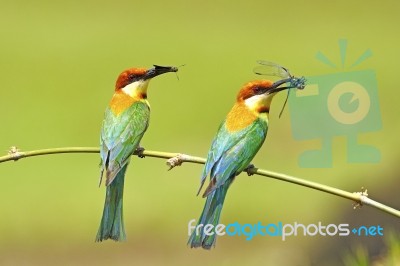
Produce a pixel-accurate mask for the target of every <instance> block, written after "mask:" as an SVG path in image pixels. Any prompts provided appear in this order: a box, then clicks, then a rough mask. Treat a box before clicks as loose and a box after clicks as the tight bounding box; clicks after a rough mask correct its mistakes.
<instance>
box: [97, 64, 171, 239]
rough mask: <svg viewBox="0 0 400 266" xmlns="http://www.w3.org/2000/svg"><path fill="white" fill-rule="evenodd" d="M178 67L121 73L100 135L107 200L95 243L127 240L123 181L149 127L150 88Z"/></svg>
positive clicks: (101, 174)
mask: <svg viewBox="0 0 400 266" xmlns="http://www.w3.org/2000/svg"><path fill="white" fill-rule="evenodd" d="M177 71H178V68H176V67H163V66H156V65H155V66H154V67H153V68H150V69H144V68H130V69H128V70H125V71H124V72H122V73H121V74H120V75H119V77H118V79H117V82H116V85H115V92H114V95H113V97H112V99H111V101H110V104H109V106H108V107H107V109H106V111H105V115H104V121H103V126H102V128H101V135H100V158H101V162H100V167H101V170H100V184H101V181H102V177H103V174H104V172H105V176H106V181H105V185H106V187H107V189H106V199H105V203H104V210H103V217H102V218H101V223H100V227H99V230H98V232H97V236H96V241H97V242H101V241H103V240H107V239H113V240H115V241H123V240H125V239H126V236H125V229H124V221H123V214H122V201H123V192H124V178H125V172H126V168H127V167H128V164H129V160H130V157H131V155H132V153H133V152H134V151H135V150H136V149H137V148H138V147H139V143H140V140H141V139H142V137H143V135H144V133H145V132H146V130H147V127H148V126H149V118H150V105H149V102H148V101H147V87H148V85H149V82H150V80H151V79H152V78H154V77H155V76H158V75H161V74H164V73H168V72H177Z"/></svg>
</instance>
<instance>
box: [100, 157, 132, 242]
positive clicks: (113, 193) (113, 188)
mask: <svg viewBox="0 0 400 266" xmlns="http://www.w3.org/2000/svg"><path fill="white" fill-rule="evenodd" d="M127 166H128V164H126V165H125V166H124V167H123V168H122V169H121V170H120V171H119V172H118V174H117V176H116V177H115V179H114V180H113V181H112V182H111V184H110V185H108V186H107V191H106V200H105V203H104V210H103V217H102V218H101V223H100V227H99V231H98V232H97V236H96V242H101V241H103V240H107V239H113V240H115V241H124V240H125V238H126V237H125V229H124V220H123V215H122V202H123V194H124V179H125V172H126V168H127Z"/></svg>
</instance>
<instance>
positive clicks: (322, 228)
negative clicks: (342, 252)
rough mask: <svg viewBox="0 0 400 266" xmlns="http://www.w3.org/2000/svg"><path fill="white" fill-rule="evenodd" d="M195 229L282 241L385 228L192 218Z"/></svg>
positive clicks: (375, 232)
mask: <svg viewBox="0 0 400 266" xmlns="http://www.w3.org/2000/svg"><path fill="white" fill-rule="evenodd" d="M193 231H195V233H196V235H200V234H205V235H208V236H212V235H214V234H216V235H217V236H225V235H226V236H245V237H246V240H247V241H249V240H252V239H253V238H254V237H255V236H257V235H259V236H267V237H280V238H281V240H282V241H285V240H287V238H289V237H296V236H311V237H313V236H324V237H333V236H349V235H350V234H353V235H357V236H371V237H375V236H383V228H382V227H381V226H380V225H372V226H365V225H362V226H353V227H351V226H350V225H349V224H346V223H343V224H323V223H322V222H318V223H315V224H307V225H306V224H302V223H298V222H293V223H286V224H284V223H282V222H277V223H268V224H264V223H262V222H258V223H256V224H249V223H246V224H241V223H239V222H234V223H230V224H228V225H225V224H217V225H213V224H199V225H196V220H195V219H192V220H190V221H189V223H188V235H189V236H190V235H191V234H192V233H193Z"/></svg>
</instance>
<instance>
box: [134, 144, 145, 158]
mask: <svg viewBox="0 0 400 266" xmlns="http://www.w3.org/2000/svg"><path fill="white" fill-rule="evenodd" d="M143 152H144V148H143V147H141V146H138V147H137V148H136V150H135V154H136V155H137V156H138V157H139V158H144V157H146V156H145V155H144V154H143Z"/></svg>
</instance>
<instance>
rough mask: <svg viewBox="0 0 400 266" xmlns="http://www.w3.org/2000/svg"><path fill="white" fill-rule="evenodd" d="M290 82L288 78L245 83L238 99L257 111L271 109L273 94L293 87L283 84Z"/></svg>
mask: <svg viewBox="0 0 400 266" xmlns="http://www.w3.org/2000/svg"><path fill="white" fill-rule="evenodd" d="M286 82H288V80H287V79H284V80H279V81H276V82H272V81H270V80H255V81H251V82H249V83H247V84H245V85H244V86H243V87H242V89H241V90H240V91H239V93H238V95H237V98H236V101H237V102H238V103H244V104H245V105H246V106H247V107H249V108H250V109H252V110H256V111H260V110H263V111H269V107H270V105H271V100H272V98H273V96H274V95H275V94H276V93H277V92H279V91H282V90H286V89H290V88H291V87H290V86H289V87H285V86H283V87H282V86H281V85H283V84H285V83H286Z"/></svg>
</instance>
